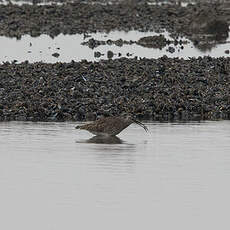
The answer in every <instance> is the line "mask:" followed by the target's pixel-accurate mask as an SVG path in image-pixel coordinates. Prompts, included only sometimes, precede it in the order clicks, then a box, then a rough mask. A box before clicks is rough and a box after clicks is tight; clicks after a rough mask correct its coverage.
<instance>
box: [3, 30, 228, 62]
mask: <svg viewBox="0 0 230 230" xmlns="http://www.w3.org/2000/svg"><path fill="white" fill-rule="evenodd" d="M159 34H162V35H164V36H165V38H166V39H169V40H171V41H173V40H174V39H173V38H172V37H171V36H170V35H169V33H168V32H167V31H165V32H162V33H155V32H139V31H135V30H133V31H129V32H125V31H113V32H110V33H99V32H98V33H92V34H89V36H90V37H88V38H84V35H83V34H75V35H63V34H60V35H58V36H57V37H55V38H51V37H50V36H48V35H44V34H43V35H41V36H39V37H31V36H30V35H24V36H22V38H21V39H16V38H9V37H5V36H0V49H1V52H0V63H3V62H6V61H9V62H12V61H14V60H16V61H17V63H21V62H23V61H29V62H30V63H34V62H38V61H42V62H46V63H56V62H71V61H72V60H74V61H81V60H84V59H85V60H88V61H99V60H101V59H108V57H107V53H108V51H112V52H113V53H114V56H113V58H112V59H116V58H120V57H127V58H134V57H135V56H136V57H138V58H144V57H145V58H160V57H162V56H164V55H167V56H168V57H171V58H174V57H179V58H184V59H189V58H190V57H196V58H197V57H203V56H211V57H229V56H230V55H229V54H227V53H225V51H226V50H229V42H230V38H228V39H227V40H226V41H225V43H222V44H218V43H216V44H213V47H210V48H209V49H207V50H200V49H198V48H196V47H194V45H193V44H192V42H191V41H189V40H188V39H185V38H180V39H182V40H184V41H187V42H188V43H187V44H184V45H183V47H184V48H183V49H180V47H181V46H180V45H178V46H174V45H167V46H166V47H164V48H162V49H154V48H147V47H142V46H139V45H137V44H132V45H123V46H121V47H119V46H116V45H101V46H98V47H96V48H94V49H91V48H89V47H88V46H85V45H82V44H81V43H82V42H86V41H88V40H89V39H91V38H94V39H96V40H100V41H107V40H109V39H111V40H113V41H116V40H118V39H123V40H125V41H130V40H133V41H138V40H139V39H140V38H141V37H145V36H155V35H159ZM169 47H174V48H175V52H173V53H170V52H169V51H168V49H169ZM95 52H100V53H101V54H102V56H101V57H99V58H98V57H95ZM54 53H58V54H59V56H58V57H54V56H53V54H54ZM119 54H120V55H121V56H119Z"/></svg>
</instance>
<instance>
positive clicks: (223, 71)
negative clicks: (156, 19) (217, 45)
mask: <svg viewBox="0 0 230 230" xmlns="http://www.w3.org/2000/svg"><path fill="white" fill-rule="evenodd" d="M229 72H230V58H211V57H204V58H197V59H195V58H191V59H190V60H184V59H179V58H168V57H166V56H164V57H162V58H159V59H145V58H144V59H141V60H138V59H136V58H134V59H127V58H121V59H116V60H105V61H102V60H101V61H99V62H87V61H81V62H74V61H72V62H71V63H56V64H45V63H35V64H30V63H28V62H24V63H21V64H12V63H5V64H2V65H0V120H1V121H9V120H20V121H82V120H94V119H96V118H98V117H100V116H102V115H103V116H108V115H118V114H120V113H122V112H128V113H131V114H133V115H135V116H137V118H139V119H141V120H143V119H153V120H160V121H169V120H170V121H171V120H184V121H188V120H206V119H208V120H216V119H230V75H229Z"/></svg>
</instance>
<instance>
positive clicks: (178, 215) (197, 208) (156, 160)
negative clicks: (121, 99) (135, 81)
mask: <svg viewBox="0 0 230 230" xmlns="http://www.w3.org/2000/svg"><path fill="white" fill-rule="evenodd" d="M146 124H147V125H148V127H149V130H150V132H149V133H145V132H144V130H142V129H140V127H139V126H136V125H131V126H130V127H129V128H127V129H126V130H124V131H123V132H122V133H121V134H120V135H119V138H117V139H112V140H107V141H104V142H105V143H102V142H103V141H102V140H98V139H95V138H92V136H91V135H90V134H89V133H87V132H85V131H77V130H75V129H74V126H75V125H76V124H74V123H20V122H8V123H0V146H1V148H0V187H1V189H0V204H1V205H0V216H1V221H0V229H4V230H12V229H23V230H41V229H42V230H63V229H68V230H76V229H84V230H88V229H100V230H108V229H109V230H113V229H114V230H115V229H116V230H117V229H120V230H123V229H127V230H129V229H130V230H139V229H157V230H165V229H177V230H182V229H183V230H184V229H186V230H188V229H191V230H193V229H196V230H201V229H202V230H203V229H208V230H212V229H213V230H216V229H221V230H224V229H226V230H227V229H229V228H230V222H229V212H230V198H229V194H230V185H229V183H230V182H229V181H230V141H229V139H230V122H229V121H217V122H203V123H146Z"/></svg>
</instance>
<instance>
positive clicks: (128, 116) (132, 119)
mask: <svg viewBox="0 0 230 230" xmlns="http://www.w3.org/2000/svg"><path fill="white" fill-rule="evenodd" d="M122 115H123V116H124V117H125V120H127V121H129V122H130V124H131V123H135V124H137V125H139V126H141V127H142V128H143V129H144V130H145V131H146V132H148V131H149V130H148V128H147V126H146V125H144V124H143V123H141V122H140V121H138V120H136V119H135V118H134V116H132V115H130V114H127V113H125V114H124V113H123V114H122Z"/></svg>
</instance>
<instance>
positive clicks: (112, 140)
mask: <svg viewBox="0 0 230 230" xmlns="http://www.w3.org/2000/svg"><path fill="white" fill-rule="evenodd" d="M76 142H77V143H93V144H122V143H124V141H123V140H121V139H120V138H119V137H116V136H108V137H105V136H93V137H91V138H90V139H87V140H84V141H76Z"/></svg>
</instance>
